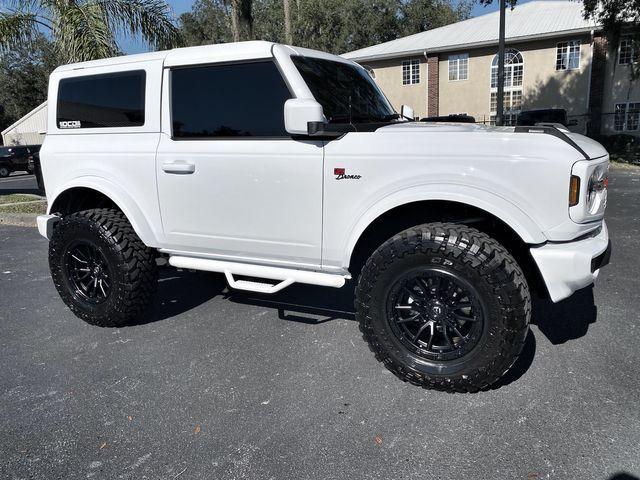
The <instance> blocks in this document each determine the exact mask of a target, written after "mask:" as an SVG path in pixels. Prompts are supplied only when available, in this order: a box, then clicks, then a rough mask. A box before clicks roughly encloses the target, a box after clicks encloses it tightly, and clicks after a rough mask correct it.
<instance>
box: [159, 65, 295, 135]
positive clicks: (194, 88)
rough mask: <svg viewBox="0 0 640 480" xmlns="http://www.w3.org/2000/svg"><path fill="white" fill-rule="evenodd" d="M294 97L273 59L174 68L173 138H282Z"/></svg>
mask: <svg viewBox="0 0 640 480" xmlns="http://www.w3.org/2000/svg"><path fill="white" fill-rule="evenodd" d="M289 98H291V94H290V93H289V90H288V89H287V86H286V84H285V83H284V80H283V79H282V76H281V75H280V72H279V71H278V69H277V67H276V66H275V64H274V63H273V62H272V61H264V62H252V63H244V64H231V65H211V66H205V67H189V68H179V69H176V70H173V71H172V72H171V112H172V122H173V136H174V138H206V137H282V136H286V135H287V132H286V130H285V128H284V102H285V101H286V100H287V99H289Z"/></svg>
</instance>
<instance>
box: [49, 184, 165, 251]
mask: <svg viewBox="0 0 640 480" xmlns="http://www.w3.org/2000/svg"><path fill="white" fill-rule="evenodd" d="M78 187H81V188H90V189H92V190H95V191H97V192H99V193H101V194H103V195H104V196H106V197H108V198H109V199H110V200H111V201H113V203H115V204H116V205H117V206H118V208H119V209H120V210H122V212H123V213H124V214H125V216H126V217H127V219H128V220H129V222H131V226H132V227H133V229H134V231H135V232H136V234H137V235H138V237H140V240H142V242H143V243H144V244H145V245H147V246H149V247H155V248H158V247H159V246H160V242H159V239H158V236H157V235H156V232H155V231H154V230H153V228H152V227H151V225H150V224H149V223H148V222H147V220H146V218H147V217H146V216H145V214H144V213H143V211H142V209H141V208H140V207H139V205H138V204H137V202H136V201H135V200H134V199H133V197H132V196H131V195H129V194H128V193H127V191H126V190H125V189H123V188H122V187H120V186H118V185H117V184H115V183H113V182H111V181H109V180H106V179H104V178H101V177H94V176H82V177H76V178H74V179H73V180H71V181H69V182H67V183H65V184H63V185H62V186H60V187H58V188H57V189H56V190H55V192H54V194H53V195H52V196H50V197H49V199H48V200H49V205H48V207H47V214H51V207H52V205H54V204H55V201H56V199H57V198H58V197H59V196H60V195H62V194H63V193H64V192H65V191H67V190H69V189H71V188H78Z"/></svg>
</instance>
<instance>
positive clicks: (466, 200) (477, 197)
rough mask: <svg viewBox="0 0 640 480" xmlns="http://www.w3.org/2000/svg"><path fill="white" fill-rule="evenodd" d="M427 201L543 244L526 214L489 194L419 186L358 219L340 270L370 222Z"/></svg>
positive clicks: (384, 201)
mask: <svg viewBox="0 0 640 480" xmlns="http://www.w3.org/2000/svg"><path fill="white" fill-rule="evenodd" d="M429 200H436V201H437V200H440V201H450V202H457V203H461V204H466V205H470V206H473V207H476V208H479V209H481V210H484V211H486V212H487V213H490V214H491V215H493V216H495V217H497V218H499V219H500V220H502V221H503V222H504V223H506V224H507V225H509V226H510V227H511V228H512V229H513V230H514V231H515V232H516V233H517V234H518V236H519V237H520V238H521V239H522V240H523V241H524V242H525V243H529V244H540V243H543V242H545V241H546V240H547V239H546V237H545V236H544V234H543V232H542V230H541V229H540V228H539V227H538V225H537V224H536V223H535V222H534V221H533V220H532V219H531V217H530V216H529V215H527V213H526V212H524V211H523V210H521V209H520V208H519V207H517V206H516V205H515V204H514V203H512V202H510V201H509V200H508V199H506V198H504V197H501V196H499V195H497V194H495V193H493V192H490V191H487V190H483V189H481V188H477V187H473V186H468V185H458V184H429V185H420V186H414V187H411V188H406V189H403V190H401V191H397V192H395V193H392V194H389V195H387V196H386V197H384V198H381V199H380V200H378V201H377V202H375V203H374V204H373V205H372V206H370V207H369V208H368V209H367V210H366V212H365V213H364V214H363V215H361V216H360V217H359V219H358V220H357V221H356V222H355V223H354V224H353V225H352V227H351V229H350V230H349V231H348V232H349V233H348V235H347V236H346V238H345V241H344V249H343V250H342V251H343V252H345V254H344V257H343V260H342V267H343V268H345V269H346V268H348V267H349V263H350V261H351V255H352V254H353V250H354V249H355V246H356V243H357V242H358V239H359V238H360V236H361V235H362V234H363V232H364V231H365V230H366V228H367V227H368V226H369V225H371V223H372V222H373V221H374V220H376V219H377V218H378V217H380V216H381V215H383V214H384V213H386V212H388V211H390V210H392V209H394V208H396V207H400V206H402V205H407V204H409V203H414V202H423V201H429Z"/></svg>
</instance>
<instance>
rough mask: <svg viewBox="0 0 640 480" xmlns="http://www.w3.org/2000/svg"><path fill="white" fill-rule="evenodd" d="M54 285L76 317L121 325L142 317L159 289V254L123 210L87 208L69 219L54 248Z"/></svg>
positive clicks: (56, 236)
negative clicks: (157, 254)
mask: <svg viewBox="0 0 640 480" xmlns="http://www.w3.org/2000/svg"><path fill="white" fill-rule="evenodd" d="M49 266H50V269H51V276H52V278H53V282H54V284H55V286H56V289H57V290H58V293H59V294H60V297H62V300H63V301H64V302H65V303H66V304H67V306H68V307H69V308H70V309H71V311H72V312H73V313H75V314H76V316H78V317H80V318H81V319H83V320H85V321H86V322H88V323H91V324H93V325H98V326H102V327H119V326H123V325H126V324H128V323H131V322H133V321H135V320H136V319H137V318H138V317H139V316H140V315H142V314H143V313H144V312H145V310H146V309H147V307H148V306H149V304H150V303H151V300H152V299H153V295H154V293H155V290H156V288H157V283H158V278H157V267H156V260H155V254H154V252H153V250H152V249H150V248H149V247H147V246H146V245H144V243H142V241H141V240H140V238H138V236H137V235H136V233H135V231H134V230H133V228H132V227H131V224H130V223H129V221H128V220H127V218H126V217H125V216H124V214H123V213H122V212H120V211H118V210H113V209H107V208H100V209H93V210H84V211H81V212H77V213H73V214H71V215H68V216H66V217H64V218H63V219H62V220H61V221H60V222H58V224H57V225H56V226H55V230H54V233H53V238H52V239H51V242H50V244H49Z"/></svg>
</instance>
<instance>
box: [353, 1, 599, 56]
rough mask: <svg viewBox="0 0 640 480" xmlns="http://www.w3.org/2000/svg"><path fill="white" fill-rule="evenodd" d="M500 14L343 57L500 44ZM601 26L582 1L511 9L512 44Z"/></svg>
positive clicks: (507, 26) (509, 38)
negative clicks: (588, 14)
mask: <svg viewBox="0 0 640 480" xmlns="http://www.w3.org/2000/svg"><path fill="white" fill-rule="evenodd" d="M499 18H500V14H499V12H493V13H488V14H486V15H481V16H478V17H474V18H470V19H468V20H464V21H462V22H458V23H452V24H451V25H446V26H444V27H440V28H434V29H433V30H427V31H425V32H421V33H417V34H415V35H410V36H408V37H403V38H398V39H396V40H391V41H390V42H385V43H381V44H379V45H373V46H371V47H367V48H362V49H360V50H355V51H353V52H348V53H345V54H343V55H342V56H343V57H345V58H348V59H350V60H357V61H362V60H379V59H384V58H394V57H401V56H406V55H411V54H422V53H423V52H427V53H429V52H443V51H452V50H463V49H469V48H471V47H476V48H477V47H482V46H490V45H496V44H497V43H498V28H499ZM597 28H598V26H597V25H596V24H595V22H593V21H592V20H585V18H584V14H583V6H582V1H580V2H578V1H567V0H533V1H531V2H528V3H523V4H521V5H517V6H516V7H515V8H513V9H510V8H507V12H506V22H505V30H506V38H507V41H508V42H509V43H512V42H518V41H527V40H535V39H541V38H552V37H558V36H563V35H570V34H573V33H583V32H589V31H591V30H594V29H597Z"/></svg>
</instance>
